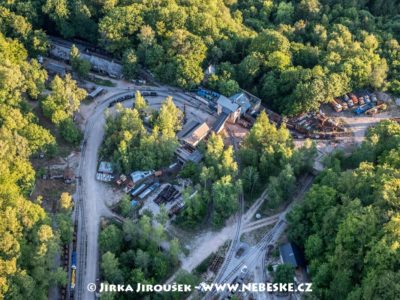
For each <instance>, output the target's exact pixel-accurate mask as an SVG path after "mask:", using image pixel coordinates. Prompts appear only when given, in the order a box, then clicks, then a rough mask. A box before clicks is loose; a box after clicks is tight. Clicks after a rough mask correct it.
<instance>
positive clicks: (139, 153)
mask: <svg viewBox="0 0 400 300" xmlns="http://www.w3.org/2000/svg"><path fill="white" fill-rule="evenodd" d="M135 96H136V97H135V104H134V108H133V109H130V108H124V107H123V106H122V105H121V104H118V105H117V106H116V114H111V113H110V112H109V111H108V112H106V115H107V120H106V127H105V128H106V133H105V136H106V137H105V139H104V142H103V145H102V149H101V155H102V156H103V157H106V158H107V159H111V161H112V162H113V163H114V164H115V167H116V169H117V170H118V172H123V173H126V174H130V173H131V172H133V171H137V170H157V169H160V168H162V167H165V166H167V165H168V164H170V163H171V162H172V159H173V157H174V152H175V150H176V148H177V147H178V139H177V137H176V132H177V131H178V130H180V128H181V122H182V118H183V113H182V111H181V110H179V108H177V107H176V106H175V104H174V102H173V101H172V98H171V97H168V98H167V99H166V100H165V101H164V102H163V103H162V105H161V107H160V110H159V111H155V110H154V111H153V110H152V109H151V108H149V107H148V106H147V103H146V101H145V99H144V98H143V96H142V95H141V94H140V92H139V91H138V92H136V95H135ZM146 110H147V113H150V114H151V116H150V119H149V122H150V124H147V125H148V126H150V127H151V128H149V127H148V130H147V129H146V128H145V127H144V124H143V120H142V119H143V113H144V111H146ZM148 131H150V133H149V132H148Z"/></svg>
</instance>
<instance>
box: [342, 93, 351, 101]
mask: <svg viewBox="0 0 400 300" xmlns="http://www.w3.org/2000/svg"><path fill="white" fill-rule="evenodd" d="M343 100H344V101H345V102H349V100H350V97H349V96H347V95H346V94H345V95H344V96H343Z"/></svg>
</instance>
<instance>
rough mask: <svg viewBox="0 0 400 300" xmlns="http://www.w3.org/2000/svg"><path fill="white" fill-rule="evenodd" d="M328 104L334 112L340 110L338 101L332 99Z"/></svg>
mask: <svg viewBox="0 0 400 300" xmlns="http://www.w3.org/2000/svg"><path fill="white" fill-rule="evenodd" d="M330 105H331V107H332V108H333V110H334V111H336V112H341V111H342V109H343V108H342V106H341V105H340V104H339V103H337V102H336V101H335V100H332V101H331V102H330Z"/></svg>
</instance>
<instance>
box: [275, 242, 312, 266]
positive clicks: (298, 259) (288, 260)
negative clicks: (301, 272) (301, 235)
mask: <svg viewBox="0 0 400 300" xmlns="http://www.w3.org/2000/svg"><path fill="white" fill-rule="evenodd" d="M279 253H280V257H281V261H282V263H284V264H288V265H292V266H293V267H295V268H299V267H301V268H304V267H306V262H305V258H304V255H303V253H302V251H301V250H300V249H299V247H297V246H296V245H295V244H293V243H286V244H282V245H280V246H279Z"/></svg>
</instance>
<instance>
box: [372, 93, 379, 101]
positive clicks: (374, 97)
mask: <svg viewBox="0 0 400 300" xmlns="http://www.w3.org/2000/svg"><path fill="white" fill-rule="evenodd" d="M371 100H372V102H375V103H376V102H378V98H377V97H376V96H375V95H374V94H372V95H371Z"/></svg>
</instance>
